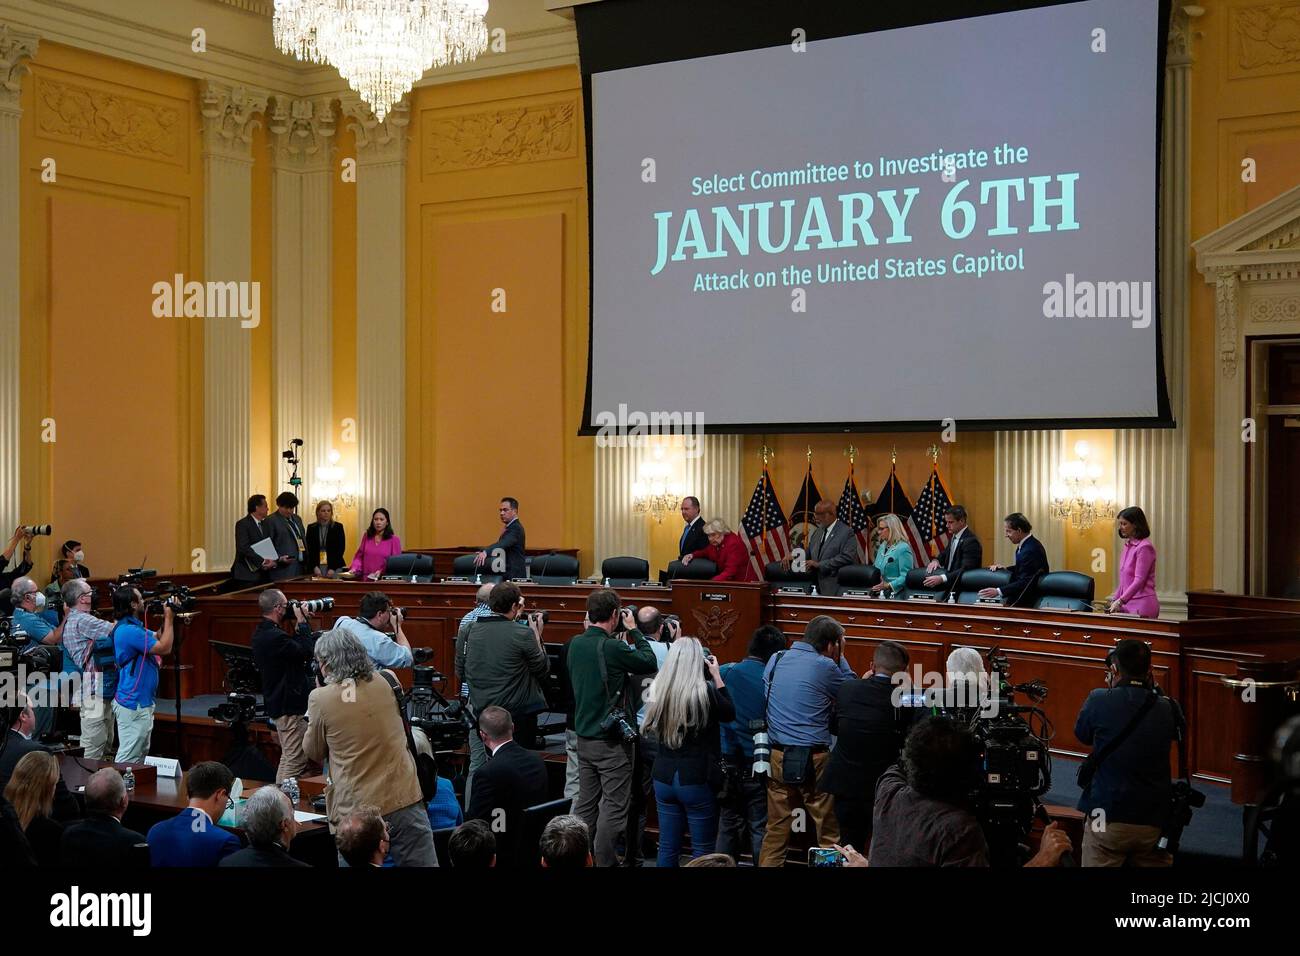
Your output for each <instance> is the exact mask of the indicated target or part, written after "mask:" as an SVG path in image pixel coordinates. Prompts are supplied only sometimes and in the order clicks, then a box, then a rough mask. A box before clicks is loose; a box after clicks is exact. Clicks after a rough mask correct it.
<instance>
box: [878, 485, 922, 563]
mask: <svg viewBox="0 0 1300 956" xmlns="http://www.w3.org/2000/svg"><path fill="white" fill-rule="evenodd" d="M867 513H868V514H870V515H871V519H872V521H873V522H874V521H875V520H876V519H877V518H879V517H880V516H881V515H898V520H899V521H901V522H902V523H903V533H904V534H906V535H907V540H908V543H909V544H910V545H911V546H912V553H913V554H914V555H915V556H916V563H917V566H918V567H919V566H921V565H924V564H925V563H926V562H927V561H928V560H929V559H928V558H926V557H925V547H924V546H923V545H922V544H921V530H920V529H919V528H918V527H917V526H916V522H915V521H913V520H912V513H913V511H912V502H911V500H909V499H908V497H907V492H906V491H904V490H903V485H902V483H901V482H899V480H898V466H897V465H893V466H891V467H890V469H889V478H888V480H887V481H886V482H885V487H884V488H882V489H880V497H879V498H877V499H876V503H875V504H874V505H872V506H871V508H870V509H869V510H868V512H867Z"/></svg>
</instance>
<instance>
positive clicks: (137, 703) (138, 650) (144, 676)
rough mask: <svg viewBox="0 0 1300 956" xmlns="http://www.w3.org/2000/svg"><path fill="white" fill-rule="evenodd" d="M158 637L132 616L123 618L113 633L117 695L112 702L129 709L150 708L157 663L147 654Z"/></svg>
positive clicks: (155, 683) (156, 676) (156, 677)
mask: <svg viewBox="0 0 1300 956" xmlns="http://www.w3.org/2000/svg"><path fill="white" fill-rule="evenodd" d="M157 643H158V638H157V637H156V636H154V632H153V631H150V630H146V629H145V626H144V624H142V623H141V622H140V621H137V620H136V619H135V618H133V617H127V618H123V619H122V620H121V621H120V622H119V623H118V625H117V630H116V631H114V632H113V656H114V658H115V659H116V660H117V693H116V694H115V695H114V696H113V699H114V700H115V701H117V702H118V703H119V704H121V705H122V706H123V707H125V708H127V709H128V710H139V709H140V708H141V707H152V706H153V702H154V695H155V694H156V693H157V692H158V662H157V660H155V659H154V657H153V655H152V654H151V653H150V651H152V650H153V647H154V645H155V644H157Z"/></svg>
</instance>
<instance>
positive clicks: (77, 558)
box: [72, 551, 86, 564]
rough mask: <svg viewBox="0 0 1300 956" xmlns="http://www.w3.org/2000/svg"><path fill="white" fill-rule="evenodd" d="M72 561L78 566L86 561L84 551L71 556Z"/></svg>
mask: <svg viewBox="0 0 1300 956" xmlns="http://www.w3.org/2000/svg"><path fill="white" fill-rule="evenodd" d="M72 560H73V561H76V562H77V563H78V564H80V563H81V562H82V561H85V560H86V552H85V551H78V552H76V553H75V554H73V556H72Z"/></svg>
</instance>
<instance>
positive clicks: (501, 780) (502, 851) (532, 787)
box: [465, 707, 546, 866]
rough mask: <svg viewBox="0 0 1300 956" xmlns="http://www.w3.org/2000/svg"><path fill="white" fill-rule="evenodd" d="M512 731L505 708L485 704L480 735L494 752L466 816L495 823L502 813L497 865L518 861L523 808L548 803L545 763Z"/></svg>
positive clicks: (478, 775) (478, 776)
mask: <svg viewBox="0 0 1300 956" xmlns="http://www.w3.org/2000/svg"><path fill="white" fill-rule="evenodd" d="M514 732H515V726H514V722H513V721H512V720H511V719H510V712H509V711H508V710H506V709H505V708H503V707H485V708H484V709H483V712H482V713H481V714H479V717H478V734H479V737H480V739H482V741H483V746H485V747H486V748H487V749H488V751H489V753H491V756H490V757H489V758H488V761H487V763H485V764H484V765H483V766H482V767H480V768H479V769H478V773H476V774H475V775H474V788H473V790H472V792H471V796H470V804H469V808H468V810H466V812H465V819H466V820H484V821H486V822H487V823H488V824H490V825H492V826H494V827H497V825H498V823H497V821H498V820H500V819H501V815H502V814H504V816H505V819H504V823H505V829H504V830H502V831H500V832H498V833H497V865H498V866H513V865H515V863H516V862H517V856H518V853H519V836H520V833H521V832H522V831H523V827H524V810H525V809H526V808H527V807H532V806H536V805H537V804H539V803H545V802H546V764H545V763H543V762H542V758H541V756H540V755H539V754H536V753H534V752H533V751H531V750H526V749H524V748H523V747H521V746H519V744H517V743H515V741H514Z"/></svg>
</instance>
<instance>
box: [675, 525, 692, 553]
mask: <svg viewBox="0 0 1300 956" xmlns="http://www.w3.org/2000/svg"><path fill="white" fill-rule="evenodd" d="M690 533H691V526H690V525H687V526H686V527H685V528H684V529H683V530H682V539H681V540H680V541H678V542H677V553H678V554H681V553H682V549H683V548H684V547H686V536H687V535H688V534H690Z"/></svg>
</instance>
